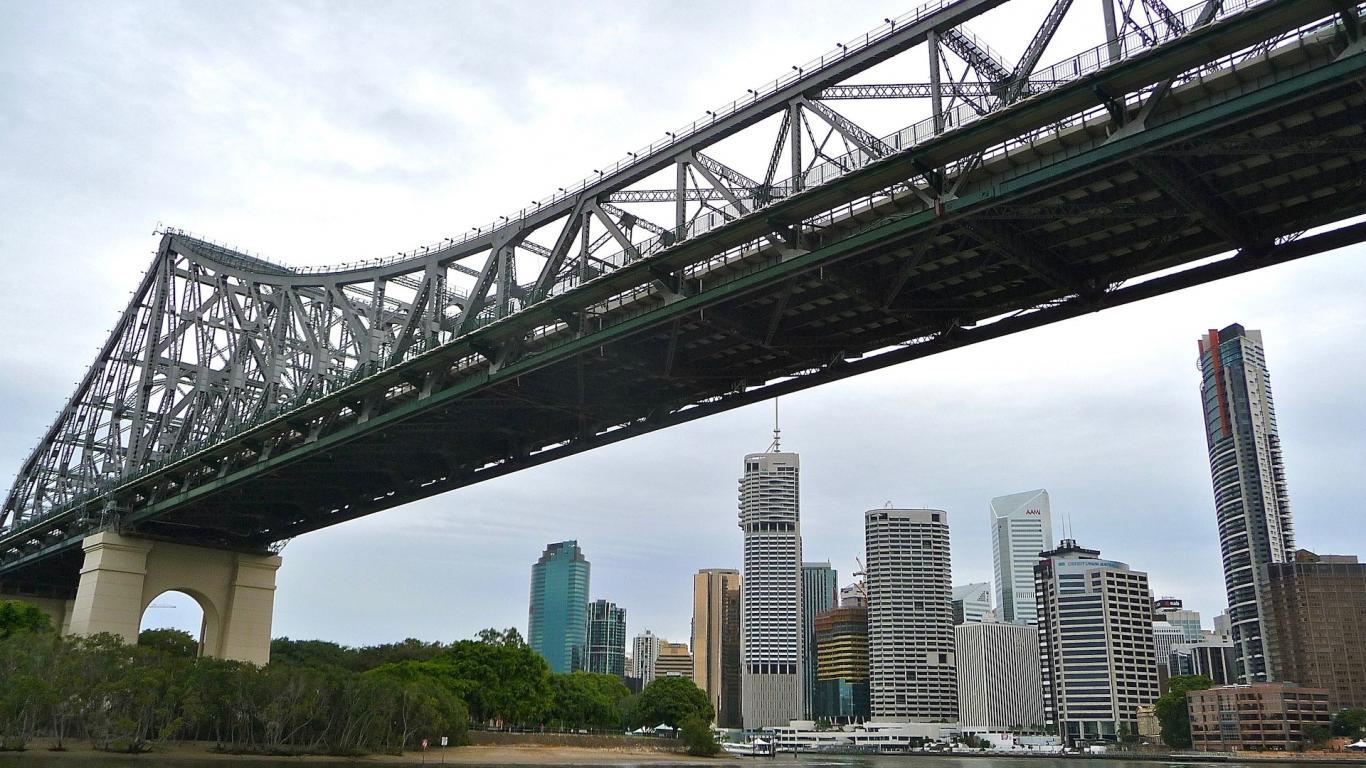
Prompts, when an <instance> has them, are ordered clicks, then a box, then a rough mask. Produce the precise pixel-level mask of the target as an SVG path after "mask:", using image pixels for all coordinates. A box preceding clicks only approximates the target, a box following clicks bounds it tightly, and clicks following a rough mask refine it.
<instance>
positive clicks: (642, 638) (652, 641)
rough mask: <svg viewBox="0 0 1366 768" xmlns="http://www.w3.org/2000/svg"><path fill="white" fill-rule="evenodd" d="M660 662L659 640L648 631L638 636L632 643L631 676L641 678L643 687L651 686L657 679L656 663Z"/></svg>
mask: <svg viewBox="0 0 1366 768" xmlns="http://www.w3.org/2000/svg"><path fill="white" fill-rule="evenodd" d="M658 661H659V638H658V637H655V635H654V633H652V632H650V630H648V629H647V630H645V632H644V633H643V634H639V635H636V636H635V638H634V639H633V640H632V641H631V666H630V667H629V670H630V672H631V676H632V677H638V678H640V684H641V685H649V684H650V681H651V680H653V679H655V663H656V662H658Z"/></svg>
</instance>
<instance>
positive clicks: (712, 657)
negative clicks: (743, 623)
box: [692, 568, 740, 728]
mask: <svg viewBox="0 0 1366 768" xmlns="http://www.w3.org/2000/svg"><path fill="white" fill-rule="evenodd" d="M692 652H693V657H692V664H693V666H692V670H693V671H692V679H693V682H694V683H695V684H696V685H697V687H698V688H701V689H702V690H703V691H704V692H705V693H706V694H707V698H709V699H711V706H712V709H714V710H716V724H717V726H719V727H721V728H739V727H740V572H739V571H733V570H729V569H725V568H708V569H705V570H701V571H698V572H697V573H696V575H694V576H693V581H692Z"/></svg>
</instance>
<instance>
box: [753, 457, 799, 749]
mask: <svg viewBox="0 0 1366 768" xmlns="http://www.w3.org/2000/svg"><path fill="white" fill-rule="evenodd" d="M774 448H775V450H773V451H770V452H767V453H751V454H749V455H748V456H746V457H745V472H744V475H743V476H741V478H740V529H741V530H742V531H744V535H745V571H744V576H743V577H742V578H741V579H740V713H741V720H742V721H743V723H744V727H745V728H750V729H757V728H764V727H768V726H786V725H787V724H788V722H789V721H792V720H799V719H801V718H802V716H803V713H804V711H805V704H804V702H803V701H802V640H803V638H802V602H801V600H802V538H801V514H800V512H801V510H800V501H799V490H800V481H799V476H798V474H799V469H800V459H799V458H798V456H797V454H795V453H780V452H778V451H777V450H776V444H775V446H774Z"/></svg>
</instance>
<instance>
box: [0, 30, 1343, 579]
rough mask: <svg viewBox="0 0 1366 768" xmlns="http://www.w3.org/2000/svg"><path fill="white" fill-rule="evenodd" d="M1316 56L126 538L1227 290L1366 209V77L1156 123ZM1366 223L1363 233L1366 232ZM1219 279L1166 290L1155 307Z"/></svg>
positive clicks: (313, 520)
mask: <svg viewBox="0 0 1366 768" xmlns="http://www.w3.org/2000/svg"><path fill="white" fill-rule="evenodd" d="M1309 58H1312V55H1311V54H1309V53H1306V54H1300V55H1298V56H1291V57H1287V58H1284V59H1282V60H1279V61H1277V62H1276V63H1275V65H1274V66H1273V64H1272V63H1271V62H1265V63H1263V64H1262V65H1260V69H1259V68H1258V67H1248V68H1246V69H1243V70H1241V71H1239V72H1237V73H1226V74H1225V77H1231V78H1234V79H1235V81H1236V84H1230V83H1225V85H1224V86H1222V87H1223V91H1222V94H1223V95H1221V96H1218V97H1217V98H1211V96H1210V89H1211V87H1212V85H1211V84H1209V83H1194V84H1190V85H1187V86H1185V87H1182V88H1178V89H1177V90H1175V91H1173V92H1172V93H1171V94H1170V95H1169V96H1168V97H1167V100H1166V102H1165V103H1164V105H1163V107H1162V109H1161V110H1159V111H1158V112H1156V113H1155V114H1154V115H1153V116H1152V117H1151V118H1150V120H1149V123H1148V128H1149V131H1146V132H1137V133H1135V136H1134V138H1133V141H1135V142H1137V143H1136V144H1134V146H1135V147H1136V149H1134V150H1132V151H1125V152H1113V153H1107V147H1109V146H1110V145H1109V144H1107V142H1106V139H1107V136H1109V135H1110V134H1112V133H1114V132H1115V131H1116V130H1117V126H1116V124H1115V123H1113V122H1111V121H1110V120H1109V119H1108V118H1107V117H1104V116H1099V117H1094V118H1091V119H1089V120H1087V121H1084V122H1078V123H1077V124H1074V125H1072V126H1070V127H1068V128H1067V129H1065V130H1063V131H1062V132H1061V133H1057V134H1054V135H1052V136H1050V137H1048V138H1047V139H1046V140H1040V141H1038V142H1037V143H1036V144H1033V145H1028V144H1026V145H1022V146H1018V147H1016V148H1014V149H1013V150H1011V152H1009V153H1007V154H996V155H994V156H991V157H989V158H988V159H987V160H986V161H985V162H984V163H983V164H982V165H981V167H979V168H978V169H977V170H975V171H974V172H973V173H972V175H971V176H969V177H968V179H967V181H966V182H965V183H964V184H963V186H962V188H961V189H960V191H959V198H960V201H959V204H956V205H954V204H951V205H949V206H946V208H945V209H944V210H943V211H942V212H940V213H938V214H936V212H935V211H934V210H925V205H924V203H922V202H921V201H920V199H919V198H918V197H917V196H915V195H912V194H909V193H908V192H905V191H903V192H901V193H898V194H896V195H893V196H890V197H885V198H882V199H880V200H879V201H878V202H877V204H876V205H872V206H866V207H863V208H851V209H849V210H848V211H847V212H846V213H845V214H844V215H839V214H837V215H835V216H834V217H832V219H831V220H830V221H829V222H827V223H825V224H823V225H821V226H814V227H807V228H805V229H804V230H803V231H802V233H801V234H800V236H799V239H798V240H797V241H796V242H788V243H784V244H782V246H781V247H779V246H778V245H770V246H768V247H766V248H762V249H760V250H759V251H757V252H754V253H751V254H749V255H747V256H746V257H745V258H737V259H736V260H734V261H733V262H731V263H722V264H717V265H715V266H713V267H712V268H711V270H710V271H708V272H706V273H705V274H703V275H701V281H700V284H696V283H695V282H694V283H685V284H684V285H683V286H681V287H680V289H679V291H678V294H677V295H676V296H674V297H672V298H667V297H666V294H665V293H663V292H661V291H657V290H656V291H653V292H651V293H649V294H648V295H639V296H637V297H636V298H635V299H634V301H632V302H631V303H630V304H629V306H627V305H623V306H621V307H620V308H619V309H617V310H616V311H618V312H619V313H621V314H622V316H623V317H627V318H629V319H628V320H625V321H622V320H620V319H619V318H613V317H611V312H612V310H611V308H610V306H609V307H608V308H607V309H605V310H604V312H605V313H606V314H604V315H603V316H602V317H600V318H592V317H590V318H587V319H585V320H583V321H582V326H581V327H580V328H579V329H578V330H577V331H572V330H570V328H569V327H567V326H562V327H561V328H560V330H559V331H557V332H556V333H557V334H559V335H562V336H566V337H572V338H573V339H574V342H573V343H569V344H561V343H560V342H561V340H560V339H557V338H556V334H550V335H547V336H545V337H542V338H541V339H539V340H536V341H530V342H526V343H525V345H524V346H523V347H522V348H521V349H520V350H519V358H518V359H520V360H522V361H530V362H524V364H523V365H522V367H520V368H519V367H518V366H517V365H509V366H508V367H507V369H506V370H505V371H501V372H488V371H487V370H481V371H480V372H479V373H478V377H479V378H478V382H479V383H477V385H469V384H468V383H467V384H466V385H465V388H464V390H463V391H462V392H461V393H460V394H459V395H458V396H452V397H445V398H440V397H434V396H433V397H425V398H424V394H425V393H422V387H421V385H420V384H419V382H418V380H416V379H412V378H411V376H410V378H409V379H408V382H409V386H404V385H403V384H402V382H403V381H404V379H403V378H402V376H401V374H398V373H396V374H394V376H395V378H394V379H392V380H391V381H389V382H388V383H387V384H384V387H385V388H386V389H387V391H388V392H389V393H391V395H392V396H391V397H390V398H389V402H387V403H386V406H385V407H386V408H387V409H389V410H388V412H389V413H391V414H393V415H392V417H390V418H387V419H376V420H375V421H374V422H373V424H372V425H369V426H367V425H366V424H364V423H360V422H361V421H362V420H361V419H358V418H357V412H358V411H361V410H363V409H362V408H361V406H360V405H356V404H353V405H350V406H345V407H342V406H338V407H337V410H336V412H335V413H333V414H332V415H331V416H330V417H328V418H330V419H331V422H330V423H331V424H332V425H333V427H331V428H330V429H333V431H332V432H331V433H327V432H323V433H321V434H323V435H324V436H323V437H322V438H319V437H317V435H316V434H315V436H314V437H311V438H310V437H306V436H305V435H306V433H307V432H308V431H309V430H308V429H307V428H305V427H304V426H299V427H298V428H297V437H296V440H295V442H294V443H293V444H291V445H287V446H282V447H281V448H279V449H277V450H276V451H275V453H274V456H273V457H271V459H270V460H269V461H267V460H265V458H264V456H263V457H261V459H260V461H259V462H258V463H257V465H256V466H254V467H241V468H221V467H220V471H219V472H218V479H215V480H214V481H212V482H209V483H205V484H202V485H199V486H196V487H195V488H193V489H192V491H186V492H184V493H182V494H178V495H174V496H171V495H166V496H162V497H160V498H146V499H143V500H142V503H141V508H140V509H139V510H135V511H134V512H133V514H131V515H129V516H128V517H126V518H125V526H126V527H127V528H128V532H132V533H135V534H138V535H144V536H151V537H164V538H170V539H185V540H192V541H194V542H196V543H199V544H205V543H212V544H216V545H219V546H225V547H234V548H242V549H261V548H264V547H266V546H268V545H269V544H270V543H272V542H275V541H280V540H284V539H287V538H289V537H292V536H295V535H299V534H301V533H305V532H308V531H311V530H316V529H319V528H322V527H326V526H329V525H333V524H335V523H337V522H339V521H342V520H346V519H351V518H355V517H358V516H361V515H365V514H370V513H372V512H375V511H379V510H382V509H386V508H389V507H392V506H396V505H398V504H402V503H406V502H409V501H412V500H414V499H418V498H422V497H425V496H430V495H433V494H436V493H440V492H444V491H446V490H450V489H452V488H457V487H461V486H464V485H468V484H471V483H474V482H478V481H480V480H482V479H485V478H487V477H491V476H496V475H500V474H504V473H507V472H511V471H515V470H517V469H520V468H523V467H527V466H531V465H535V464H538V463H543V462H545V461H548V460H551V459H553V458H558V457H560V456H564V455H566V454H569V453H574V452H576V451H579V450H584V449H586V448H590V447H593V446H596V445H601V444H603V443H606V442H611V441H614V440H617V439H621V438H623V437H629V436H631V435H635V434H640V433H643V432H646V431H650V430H652V429H656V428H659V427H663V426H667V425H669V424H673V423H678V422H681V421H685V420H689V419H692V418H696V417H698V416H701V415H705V414H708V413H714V412H717V411H719V410H725V409H727V408H733V407H736V406H739V405H743V404H747V403H750V402H755V401H757V400H760V399H764V398H767V397H771V396H773V395H774V394H780V393H784V392H790V391H793V390H796V389H801V388H803V387H807V386H812V385H815V384H819V383H822V382H825V381H830V380H834V379H838V378H842V377H844V376H847V375H851V374H853V373H856V372H860V371H862V370H869V369H872V368H876V367H881V366H882V365H887V364H891V363H894V362H899V361H901V360H906V359H912V358H914V357H918V356H922V355H927V354H932V353H934V352H938V351H941V350H944V349H948V348H952V347H954V346H959V345H962V344H967V343H973V342H975V341H979V340H982V339H988V338H993V337H995V336H999V335H1004V334H1006V333H1010V332H1013V331H1014V330H1018V329H1020V328H1024V327H1033V326H1034V325H1039V324H1043V323H1045V322H1052V321H1054V320H1059V319H1064V318H1067V317H1073V316H1076V315H1078V314H1082V313H1085V312H1091V311H1096V310H1099V309H1101V308H1103V307H1106V306H1111V305H1113V304H1115V303H1120V302H1122V301H1127V300H1130V299H1127V298H1120V297H1121V296H1122V295H1123V291H1124V289H1125V287H1126V286H1132V285H1134V281H1136V279H1137V278H1141V277H1143V276H1147V275H1151V274H1153V273H1154V272H1158V271H1161V270H1169V269H1173V268H1177V267H1182V266H1188V265H1191V264H1192V263H1194V262H1199V261H1200V260H1202V259H1208V258H1210V257H1213V256H1216V255H1218V254H1221V253H1228V252H1230V251H1235V252H1237V253H1238V255H1237V256H1236V257H1233V259H1232V260H1231V261H1230V263H1231V264H1233V266H1230V267H1227V268H1224V267H1220V268H1219V269H1225V270H1226V271H1222V272H1218V273H1217V274H1212V275H1211V277H1217V276H1219V275H1221V274H1231V273H1236V272H1238V271H1243V270H1245V269H1251V268H1255V267H1257V266H1261V265H1264V264H1267V263H1276V262H1277V261H1280V260H1285V259H1288V258H1294V257H1296V256H1298V255H1303V253H1300V252H1297V251H1295V250H1294V249H1295V246H1294V244H1293V242H1291V243H1289V244H1287V241H1292V240H1293V239H1294V238H1295V236H1297V235H1299V234H1300V233H1302V232H1304V231H1305V230H1309V229H1312V228H1315V227H1319V226H1324V225H1328V224H1331V223H1334V222H1341V221H1343V220H1346V219H1349V218H1351V217H1354V216H1358V215H1361V214H1366V190H1363V187H1362V180H1363V178H1366V136H1363V129H1362V124H1363V116H1366V91H1364V90H1363V87H1362V84H1361V80H1360V77H1361V72H1360V69H1358V70H1357V71H1356V74H1355V75H1354V76H1352V77H1346V78H1339V79H1336V80H1327V81H1324V82H1322V83H1320V84H1319V85H1317V86H1315V87H1314V88H1313V89H1309V90H1299V91H1295V92H1293V93H1291V94H1289V95H1285V96H1281V97H1277V98H1275V99H1268V100H1263V101H1262V102H1260V103H1259V104H1257V105H1254V106H1249V107H1245V108H1239V109H1231V108H1230V109H1229V110H1228V113H1227V115H1226V117H1223V118H1221V119H1219V120H1214V121H1210V120H1207V121H1203V122H1200V121H1192V122H1191V125H1192V126H1194V127H1193V128H1191V129H1190V130H1184V129H1183V130H1176V129H1172V130H1170V131H1168V132H1166V133H1162V132H1161V131H1158V130H1155V129H1157V128H1160V127H1162V126H1164V125H1165V126H1176V125H1178V124H1182V121H1183V120H1186V119H1187V118H1189V117H1191V116H1193V115H1199V114H1204V113H1206V112H1207V111H1208V110H1212V109H1219V108H1220V105H1221V104H1233V102H1235V101H1237V97H1239V96H1241V95H1245V94H1250V93H1254V92H1255V91H1257V90H1258V89H1259V88H1262V87H1270V86H1269V85H1268V84H1269V83H1270V82H1272V81H1274V80H1276V79H1277V77H1279V75H1276V73H1277V72H1279V73H1282V75H1283V73H1284V72H1285V71H1288V70H1293V69H1294V68H1295V67H1297V66H1304V67H1306V69H1307V68H1308V65H1309V64H1311V63H1313V62H1310V61H1308V59H1309ZM1144 133H1147V134H1151V135H1157V136H1159V138H1157V139H1152V140H1146V139H1142V137H1143V134H1144ZM1116 141H1118V139H1116ZM1112 143H1113V142H1112ZM902 178H903V179H904V178H906V175H905V174H903V176H902ZM770 224H771V225H773V226H775V227H781V226H783V225H784V223H783V222H782V221H771V222H770ZM1359 230H1360V225H1357V226H1354V227H1349V228H1348V230H1346V231H1348V234H1347V235H1345V236H1344V237H1346V238H1348V239H1360V238H1359V237H1358V235H1359V234H1360V231H1359ZM773 240H774V242H775V243H779V242H781V241H779V239H778V238H777V237H775V238H773ZM1337 244H1341V243H1340V242H1338V243H1337ZM793 246H797V248H796V249H794V248H793ZM1305 252H1306V253H1307V252H1313V250H1312V249H1310V250H1307V251H1305ZM1205 279H1211V278H1210V277H1203V276H1200V277H1195V278H1192V279H1190V280H1189V282H1185V283H1183V282H1180V280H1179V278H1178V279H1177V280H1176V281H1175V282H1172V283H1170V284H1168V283H1161V282H1160V281H1158V282H1155V283H1154V285H1160V286H1161V287H1159V288H1154V289H1153V292H1154V293H1157V292H1162V291H1165V290H1171V289H1173V288H1176V287H1181V285H1183V284H1193V283H1197V282H1203V281H1204V280H1205ZM713 286H717V287H713ZM722 287H724V289H722ZM1140 290H1141V289H1140ZM1017 313H1027V314H1020V315H1019V316H1014V315H1016V314H1017ZM608 320H612V321H613V322H612V323H610V324H609V323H608V322H607V321H608ZM457 379H458V377H457ZM395 393H396V394H395ZM339 402H342V401H339ZM327 434H332V435H333V436H332V437H327V436H326V435H327ZM204 466H206V467H212V466H215V465H214V463H213V460H212V459H211V458H209V459H206V460H205V462H204ZM229 470H231V471H229ZM76 535H77V533H76V532H75V531H67V532H65V533H63V534H61V535H60V536H58V538H56V539H53V540H46V541H43V540H40V541H38V542H37V543H36V545H35V549H34V551H33V554H32V555H31V556H30V557H31V562H30V563H29V564H28V565H26V569H25V571H24V573H23V575H22V580H23V582H24V583H25V584H26V585H28V586H30V587H31V588H37V586H38V585H42V587H43V588H45V589H48V590H51V591H56V592H69V591H70V590H71V589H72V588H74V582H73V581H72V578H73V575H74V574H75V573H76V571H77V568H75V567H73V566H74V565H77V564H78V562H79V548H78V547H73V546H72V542H74V541H75V540H78V539H77V538H75V537H76ZM3 586H5V584H4V583H0V587H3Z"/></svg>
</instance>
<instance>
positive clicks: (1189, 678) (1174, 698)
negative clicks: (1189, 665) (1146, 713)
mask: <svg viewBox="0 0 1366 768" xmlns="http://www.w3.org/2000/svg"><path fill="white" fill-rule="evenodd" d="M1212 685H1214V681H1213V680H1210V679H1209V678H1208V677H1205V676H1204V675H1177V676H1176V677H1173V678H1171V679H1170V680H1168V681H1167V692H1166V693H1164V694H1162V696H1161V697H1159V698H1158V700H1157V703H1156V704H1155V705H1154V707H1153V709H1154V714H1156V715H1157V722H1158V725H1160V726H1161V728H1162V742H1163V743H1164V744H1166V745H1167V746H1169V747H1175V748H1177V749H1188V748H1189V747H1190V746H1191V718H1190V709H1189V708H1188V707H1187V705H1186V694H1187V693H1190V692H1191V691H1203V690H1205V689H1206V688H1209V687H1210V686H1212Z"/></svg>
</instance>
